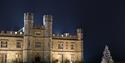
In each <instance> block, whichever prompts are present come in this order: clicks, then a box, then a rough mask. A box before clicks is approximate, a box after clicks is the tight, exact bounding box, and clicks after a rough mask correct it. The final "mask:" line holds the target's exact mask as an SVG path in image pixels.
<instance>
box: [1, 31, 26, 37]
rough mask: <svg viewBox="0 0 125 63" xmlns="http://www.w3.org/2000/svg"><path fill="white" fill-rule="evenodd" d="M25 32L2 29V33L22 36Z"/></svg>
mask: <svg viewBox="0 0 125 63" xmlns="http://www.w3.org/2000/svg"><path fill="white" fill-rule="evenodd" d="M23 34H24V32H18V31H0V35H11V36H22V35H23Z"/></svg>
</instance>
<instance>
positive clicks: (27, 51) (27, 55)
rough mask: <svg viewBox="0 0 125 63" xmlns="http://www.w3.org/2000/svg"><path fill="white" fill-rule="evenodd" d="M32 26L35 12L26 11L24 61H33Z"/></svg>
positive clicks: (26, 62)
mask: <svg viewBox="0 0 125 63" xmlns="http://www.w3.org/2000/svg"><path fill="white" fill-rule="evenodd" d="M32 27H33V14H32V13H24V45H23V63H31V61H32V55H31V54H32V52H31V51H32V46H31V45H32V42H33V41H32V40H31V39H32Z"/></svg>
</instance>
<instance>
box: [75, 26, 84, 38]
mask: <svg viewBox="0 0 125 63" xmlns="http://www.w3.org/2000/svg"><path fill="white" fill-rule="evenodd" d="M76 31H77V38H78V40H81V39H83V33H82V29H80V28H78V29H77V30H76Z"/></svg>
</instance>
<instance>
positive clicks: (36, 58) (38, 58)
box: [34, 54, 41, 63]
mask: <svg viewBox="0 0 125 63" xmlns="http://www.w3.org/2000/svg"><path fill="white" fill-rule="evenodd" d="M34 61H35V63H40V62H41V57H40V55H39V54H37V55H36V56H35V59H34Z"/></svg>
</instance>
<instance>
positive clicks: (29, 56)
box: [0, 13, 83, 63]
mask: <svg viewBox="0 0 125 63" xmlns="http://www.w3.org/2000/svg"><path fill="white" fill-rule="evenodd" d="M52 23H53V19H52V16H50V15H44V16H43V25H35V24H34V19H33V14H32V13H24V27H23V28H22V29H20V30H19V31H1V33H0V63H14V62H16V63H19V62H23V63H40V62H43V63H45V62H46V63H52V62H53V63H55V62H57V63H65V62H66V61H67V62H70V63H75V62H81V61H83V33H82V31H81V29H77V30H76V31H77V32H76V35H70V34H69V33H64V34H61V35H60V34H53V32H52Z"/></svg>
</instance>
